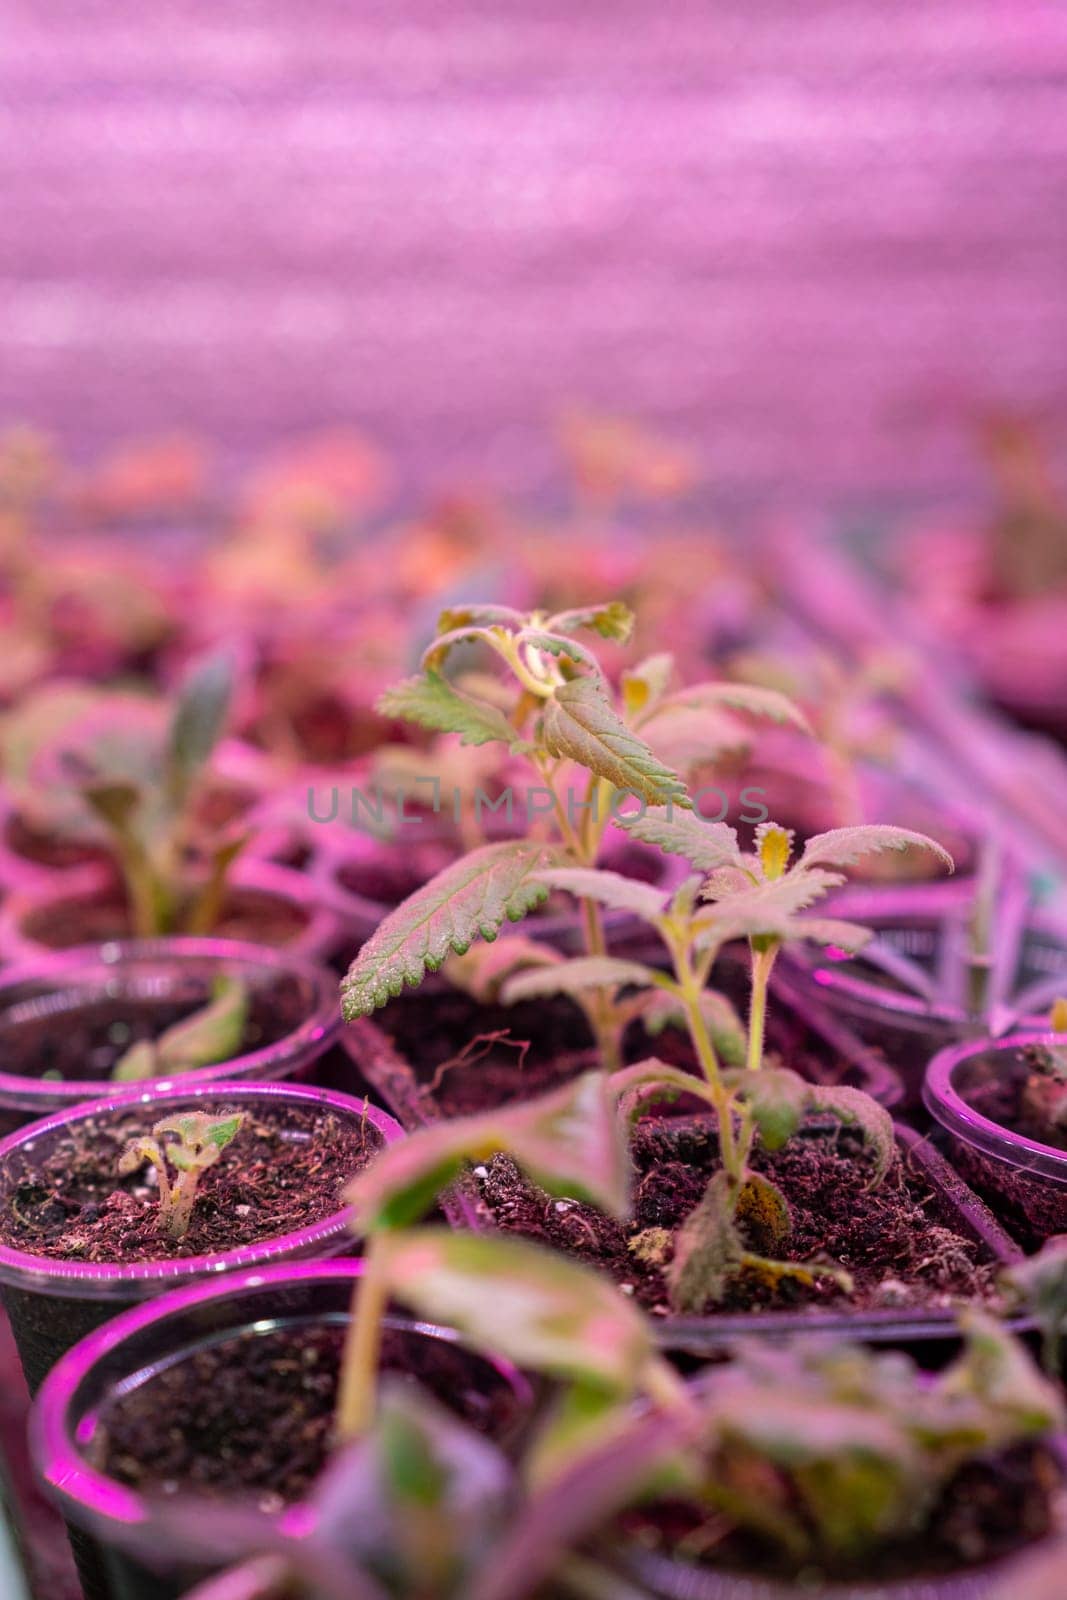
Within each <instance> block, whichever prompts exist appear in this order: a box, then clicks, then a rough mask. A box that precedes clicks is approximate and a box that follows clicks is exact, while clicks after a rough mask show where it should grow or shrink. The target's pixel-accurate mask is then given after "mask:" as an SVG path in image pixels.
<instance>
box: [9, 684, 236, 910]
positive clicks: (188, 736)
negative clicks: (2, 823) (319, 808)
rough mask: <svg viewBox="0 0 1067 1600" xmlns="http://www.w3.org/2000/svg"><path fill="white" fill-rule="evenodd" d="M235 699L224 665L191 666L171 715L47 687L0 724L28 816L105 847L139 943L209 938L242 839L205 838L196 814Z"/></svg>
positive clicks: (105, 696)
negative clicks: (182, 936) (171, 936)
mask: <svg viewBox="0 0 1067 1600" xmlns="http://www.w3.org/2000/svg"><path fill="white" fill-rule="evenodd" d="M232 693H233V665H232V663H231V661H230V659H229V658H228V657H227V656H222V655H220V656H212V657H209V658H207V659H205V660H204V661H202V662H200V663H199V664H198V665H197V666H196V667H195V668H194V670H193V671H192V672H191V674H190V675H189V677H188V679H187V680H186V682H185V684H184V686H183V688H182V689H181V691H180V693H179V695H178V697H177V699H176V701H175V702H174V703H173V705H171V706H170V707H166V706H163V705H160V704H159V703H158V702H154V701H151V700H149V699H147V698H144V697H141V696H137V695H134V694H127V693H122V692H119V691H109V690H95V689H90V688H87V687H86V686H84V685H63V684H55V685H46V686H45V687H44V688H43V689H42V690H41V691H40V692H39V693H38V694H37V695H35V696H34V697H33V698H32V699H31V700H30V701H29V702H28V703H27V704H25V705H23V706H22V707H20V708H19V709H18V710H17V711H15V712H12V713H10V714H9V715H8V717H7V718H6V719H5V722H4V726H3V729H2V736H0V743H2V747H3V756H4V763H5V768H6V771H7V773H8V775H9V779H10V781H11V782H12V785H13V789H14V792H15V794H16V798H17V799H18V800H19V803H20V804H23V805H24V806H25V807H26V810H27V812H28V814H29V815H30V816H31V817H33V818H35V819H39V820H40V821H41V822H42V823H43V824H44V825H46V826H54V827H56V828H58V829H59V831H60V832H62V833H63V834H65V835H66V836H68V837H73V838H84V839H86V840H88V841H91V842H94V843H99V842H100V840H101V839H104V840H106V841H107V842H108V843H109V844H110V846H111V848H112V850H113V851H114V855H115V858H116V861H117V862H118V865H119V868H120V870H121V872H122V876H123V881H124V884H125V888H126V894H127V899H128V902H129V906H130V914H131V917H132V920H133V926H134V932H135V933H136V934H137V935H138V936H139V937H142V938H152V937H156V936H158V935H160V934H167V933H176V932H183V933H205V932H209V931H210V930H211V928H212V927H213V926H214V925H215V922H216V920H217V918H218V914H219V909H220V905H221V901H222V896H223V892H224V888H225V880H226V874H227V871H228V869H229V867H230V866H231V864H232V862H233V861H234V860H235V858H236V856H237V855H238V854H239V852H240V850H241V849H242V848H243V846H244V844H245V842H246V839H245V836H243V835H242V834H239V833H234V832H233V831H228V832H226V833H224V834H221V835H219V836H217V837H214V836H206V835H205V830H204V829H203V827H202V826H201V824H200V821H199V817H198V812H197V807H198V803H199V801H200V798H201V795H202V792H203V783H204V779H205V776H206V773H207V768H208V764H209V762H210V759H211V756H212V753H213V751H214V749H215V747H216V745H217V743H218V741H219V739H220V738H221V736H222V732H223V729H224V726H225V723H226V718H227V715H228V711H229V706H230V701H231V697H232Z"/></svg>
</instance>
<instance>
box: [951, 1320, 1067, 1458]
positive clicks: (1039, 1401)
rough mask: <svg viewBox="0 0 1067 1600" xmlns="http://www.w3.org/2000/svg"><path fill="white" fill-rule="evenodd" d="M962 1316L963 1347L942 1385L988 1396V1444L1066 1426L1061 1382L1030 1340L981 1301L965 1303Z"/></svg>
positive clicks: (998, 1446) (993, 1445) (963, 1393)
mask: <svg viewBox="0 0 1067 1600" xmlns="http://www.w3.org/2000/svg"><path fill="white" fill-rule="evenodd" d="M958 1321H959V1324H960V1331H961V1332H962V1334H963V1337H964V1348H963V1353H962V1355H960V1356H959V1357H958V1358H957V1360H956V1361H955V1362H953V1364H952V1366H951V1367H949V1368H948V1370H947V1371H945V1372H943V1373H942V1374H941V1378H940V1381H939V1384H938V1389H939V1393H940V1394H941V1395H942V1396H947V1397H953V1398H954V1397H957V1396H971V1395H973V1396H976V1397H978V1398H979V1399H980V1400H981V1401H983V1402H984V1408H983V1409H984V1413H985V1415H984V1420H985V1423H986V1429H987V1432H986V1440H985V1444H986V1446H987V1448H989V1449H992V1450H998V1449H1005V1448H1007V1447H1008V1446H1009V1445H1011V1444H1013V1443H1015V1442H1016V1441H1017V1440H1018V1439H1019V1438H1020V1437H1022V1438H1026V1437H1034V1436H1040V1435H1041V1434H1044V1433H1048V1432H1051V1431H1052V1430H1053V1429H1060V1428H1062V1427H1063V1426H1064V1422H1065V1420H1067V1411H1065V1408H1064V1403H1063V1397H1062V1394H1061V1392H1060V1387H1059V1384H1058V1383H1057V1382H1056V1381H1055V1380H1053V1379H1050V1378H1046V1377H1044V1376H1043V1375H1042V1373H1041V1371H1040V1368H1039V1367H1038V1366H1037V1364H1036V1362H1035V1361H1034V1359H1033V1357H1032V1356H1031V1354H1030V1352H1029V1351H1028V1350H1027V1349H1026V1347H1025V1345H1023V1344H1022V1343H1021V1341H1020V1340H1018V1339H1016V1338H1015V1337H1014V1336H1013V1335H1012V1334H1011V1333H1010V1332H1009V1330H1008V1329H1007V1328H1005V1327H1003V1326H1002V1325H1001V1324H1000V1323H999V1322H997V1320H996V1319H995V1318H994V1317H992V1316H990V1314H989V1313H988V1312H987V1311H983V1310H982V1309H981V1308H980V1307H978V1306H964V1307H962V1308H961V1310H960V1312H959V1314H958Z"/></svg>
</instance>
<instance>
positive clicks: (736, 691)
mask: <svg viewBox="0 0 1067 1600" xmlns="http://www.w3.org/2000/svg"><path fill="white" fill-rule="evenodd" d="M668 706H685V707H689V708H692V709H694V710H697V711H701V710H714V709H716V708H718V707H722V706H726V707H728V708H729V709H730V710H733V711H744V712H747V713H748V715H749V716H753V717H766V718H768V719H769V720H770V721H771V722H784V723H789V724H790V725H791V726H792V727H794V728H799V729H800V730H801V732H803V733H809V734H810V733H812V727H811V724H810V723H809V721H808V719H807V717H806V716H805V715H804V713H803V711H801V709H800V707H799V706H798V705H796V704H794V702H793V701H792V700H790V699H789V697H788V696H787V695H784V694H781V693H780V692H779V691H778V690H777V689H764V688H760V687H758V686H756V685H754V684H750V683H712V682H707V683H692V684H689V685H688V686H687V687H686V688H684V689H677V690H675V692H674V693H673V694H671V695H669V696H668V697H667V699H665V700H664V701H662V702H661V706H660V710H665V709H666V708H667V707H668Z"/></svg>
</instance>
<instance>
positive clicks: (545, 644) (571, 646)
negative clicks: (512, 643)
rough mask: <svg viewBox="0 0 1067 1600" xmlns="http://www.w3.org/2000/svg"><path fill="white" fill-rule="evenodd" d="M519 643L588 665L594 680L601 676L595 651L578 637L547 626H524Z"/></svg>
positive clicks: (546, 653)
mask: <svg viewBox="0 0 1067 1600" xmlns="http://www.w3.org/2000/svg"><path fill="white" fill-rule="evenodd" d="M518 643H519V644H520V645H522V646H526V645H529V646H530V647H531V649H534V650H542V651H544V653H545V655H549V656H556V657H559V656H564V657H566V659H567V660H568V661H574V662H576V663H577V664H578V665H579V666H582V667H588V668H589V671H590V672H591V673H592V674H593V675H594V680H599V678H600V662H599V661H598V660H597V658H596V656H595V655H594V654H593V652H592V651H591V650H587V649H586V647H585V645H584V644H579V643H578V641H577V639H568V638H566V636H565V635H564V634H562V633H549V631H548V630H547V628H523V630H522V632H521V633H520V634H519V635H518Z"/></svg>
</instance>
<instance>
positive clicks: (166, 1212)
mask: <svg viewBox="0 0 1067 1600" xmlns="http://www.w3.org/2000/svg"><path fill="white" fill-rule="evenodd" d="M244 1119H245V1118H244V1112H243V1111H238V1112H236V1113H234V1114H233V1115H230V1116H223V1117H212V1116H209V1115H208V1113H207V1112H205V1111H191V1112H186V1113H185V1114H184V1115H182V1116H177V1117H163V1118H161V1119H160V1121H159V1122H157V1123H156V1124H155V1126H154V1127H153V1129H152V1137H151V1138H143V1139H131V1140H130V1142H129V1144H128V1145H127V1146H126V1148H125V1150H124V1151H123V1152H122V1155H121V1156H120V1157H119V1173H120V1175H122V1176H128V1175H129V1174H130V1173H132V1172H136V1171H137V1170H138V1169H139V1168H140V1167H143V1166H144V1164H145V1162H148V1163H149V1165H150V1166H151V1167H153V1168H154V1170H155V1174H156V1179H157V1181H158V1183H159V1225H160V1228H161V1229H162V1230H163V1231H164V1232H165V1233H167V1234H169V1235H170V1237H171V1238H172V1239H184V1238H185V1235H186V1234H187V1233H188V1231H189V1223H190V1221H191V1219H192V1214H193V1206H194V1204H195V1203H196V1190H197V1185H198V1184H199V1182H200V1178H201V1175H202V1174H203V1173H204V1172H206V1171H207V1169H208V1167H213V1166H214V1165H215V1163H216V1161H217V1160H218V1159H219V1157H220V1156H221V1155H222V1152H223V1151H224V1150H225V1148H226V1146H227V1145H228V1144H229V1143H230V1142H231V1141H232V1140H233V1139H235V1138H236V1137H237V1134H238V1133H239V1132H240V1129H241V1125H242V1123H243V1122H244ZM168 1135H171V1137H170V1138H168ZM171 1167H173V1168H174V1171H175V1173H176V1174H177V1176H176V1177H174V1178H173V1179H172V1178H171V1175H170V1168H171Z"/></svg>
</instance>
